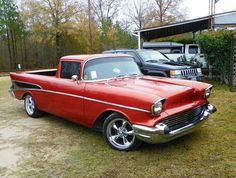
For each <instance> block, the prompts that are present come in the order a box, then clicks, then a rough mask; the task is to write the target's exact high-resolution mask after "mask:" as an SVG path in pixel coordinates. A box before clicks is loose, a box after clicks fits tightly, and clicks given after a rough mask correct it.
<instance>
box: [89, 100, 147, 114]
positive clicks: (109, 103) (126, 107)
mask: <svg viewBox="0 0 236 178" xmlns="http://www.w3.org/2000/svg"><path fill="white" fill-rule="evenodd" d="M84 99H85V100H89V101H94V102H98V103H103V104H108V105H112V106H117V107H120V108H125V109H130V110H135V111H141V112H146V113H150V111H148V110H145V109H140V108H135V107H132V106H125V105H121V104H116V103H111V102H107V101H101V100H97V99H93V98H87V97H84Z"/></svg>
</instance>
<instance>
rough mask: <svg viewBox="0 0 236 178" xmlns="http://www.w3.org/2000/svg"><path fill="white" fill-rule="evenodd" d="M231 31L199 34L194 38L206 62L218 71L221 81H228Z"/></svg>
mask: <svg viewBox="0 0 236 178" xmlns="http://www.w3.org/2000/svg"><path fill="white" fill-rule="evenodd" d="M232 39H233V38H232V33H231V32H230V31H226V30H221V31H217V32H206V33H202V34H199V35H198V36H197V38H196V41H197V43H198V44H199V45H200V47H201V49H202V52H203V53H204V55H205V58H206V61H207V62H208V64H210V65H212V66H213V68H214V69H215V70H216V71H217V72H219V74H220V79H221V82H222V83H224V82H225V83H227V81H229V75H230V58H231V49H232Z"/></svg>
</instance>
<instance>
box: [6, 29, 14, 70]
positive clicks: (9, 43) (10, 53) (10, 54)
mask: <svg viewBox="0 0 236 178" xmlns="http://www.w3.org/2000/svg"><path fill="white" fill-rule="evenodd" d="M7 47H8V53H9V59H10V70H11V71H12V70H14V67H13V60H12V52H11V42H10V33H9V29H7Z"/></svg>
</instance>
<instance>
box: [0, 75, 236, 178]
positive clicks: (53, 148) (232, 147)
mask: <svg viewBox="0 0 236 178" xmlns="http://www.w3.org/2000/svg"><path fill="white" fill-rule="evenodd" d="M9 85H10V81H9V78H8V77H0V177H27V178H28V177H171V176H173V177H181V178H182V177H236V176H235V175H236V129H235V128H236V103H235V101H236V95H235V94H232V93H229V92H228V91H227V89H226V88H225V87H216V89H215V93H214V94H213V97H212V99H211V100H212V102H213V103H214V104H215V105H216V106H217V108H218V113H216V114H215V115H214V116H213V117H212V118H211V120H209V121H208V122H207V123H206V124H205V125H204V126H203V127H202V128H200V129H199V130H198V131H196V132H195V133H193V134H191V135H188V136H185V137H182V138H180V139H178V140H175V141H173V142H171V143H168V144H164V145H149V144H144V145H142V147H141V148H140V149H139V150H137V151H133V152H118V151H114V150H112V149H110V148H109V147H108V146H107V145H106V143H105V141H104V140H103V137H102V135H101V134H100V133H97V132H94V131H91V130H89V129H86V128H84V127H81V126H78V125H75V124H73V123H71V122H68V121H65V120H63V119H61V118H58V117H55V116H51V115H48V114H46V115H44V116H43V117H42V118H39V119H31V118H29V117H27V116H26V114H25V112H24V110H23V102H22V101H17V100H15V99H13V98H11V97H10V96H9V94H8V88H9ZM219 96H220V97H219ZM222 98H224V100H223V101H222V100H221V99H222Z"/></svg>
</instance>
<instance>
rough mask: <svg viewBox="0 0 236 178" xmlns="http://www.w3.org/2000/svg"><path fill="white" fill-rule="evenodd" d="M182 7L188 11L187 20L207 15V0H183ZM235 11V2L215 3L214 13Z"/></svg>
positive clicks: (233, 0)
mask: <svg viewBox="0 0 236 178" xmlns="http://www.w3.org/2000/svg"><path fill="white" fill-rule="evenodd" d="M183 5H184V7H185V8H186V9H187V10H188V12H187V14H188V19H193V18H198V17H203V16H206V15H208V11H209V10H208V9H209V0H184V1H183ZM232 10H236V0H219V1H218V2H217V3H216V13H221V12H227V11H232Z"/></svg>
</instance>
